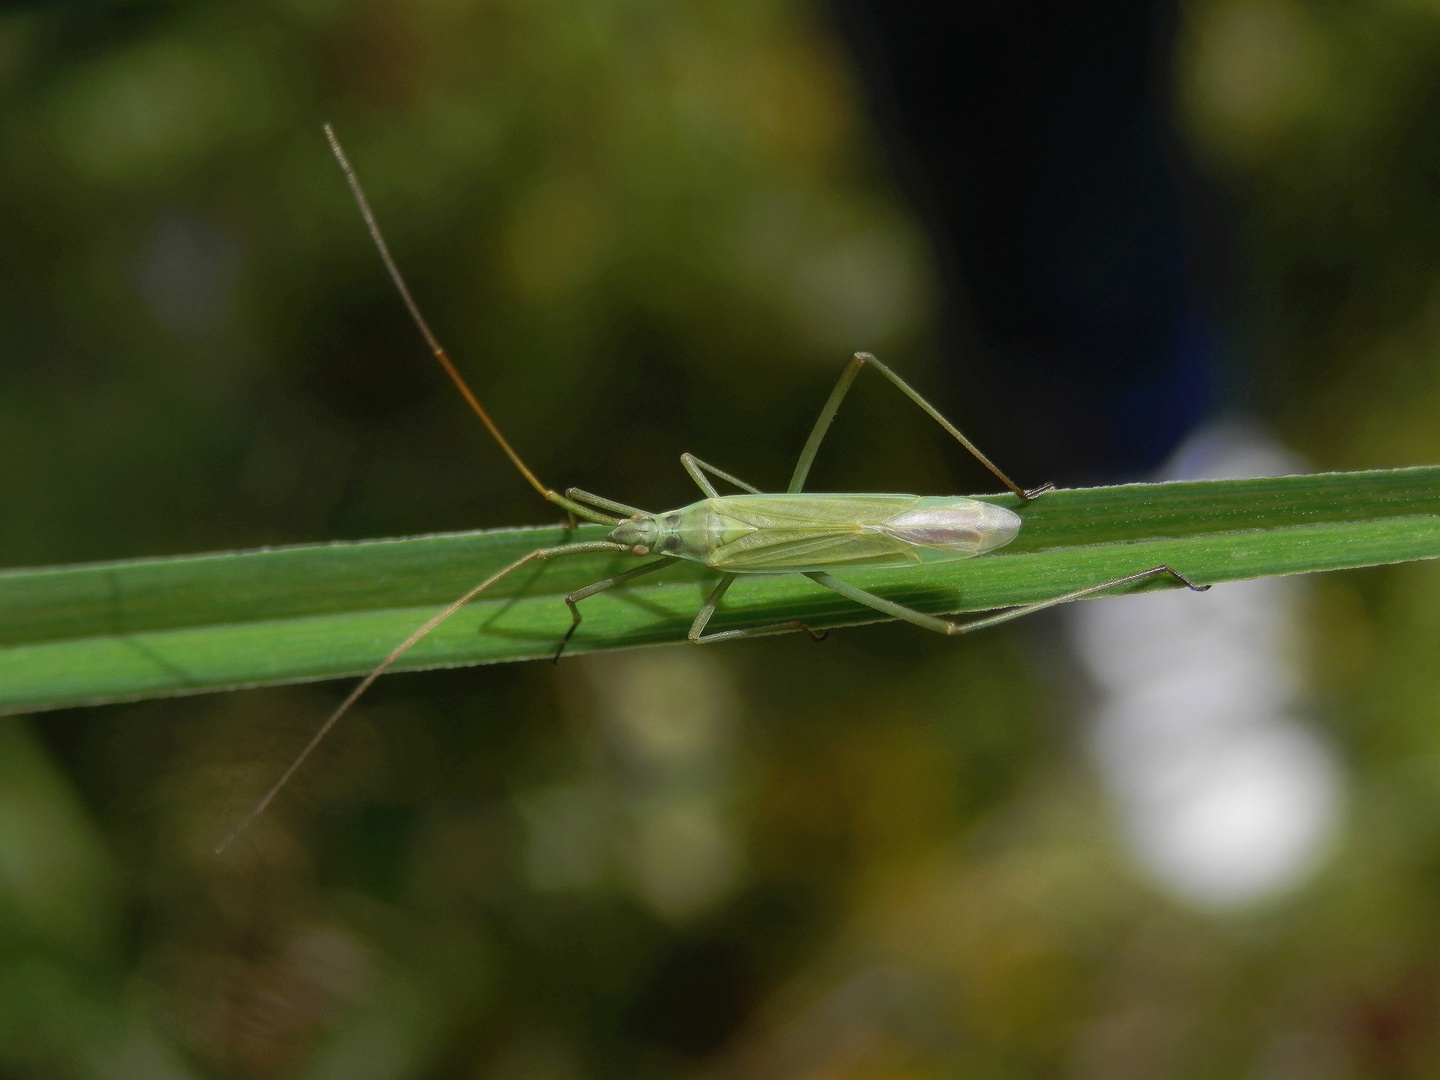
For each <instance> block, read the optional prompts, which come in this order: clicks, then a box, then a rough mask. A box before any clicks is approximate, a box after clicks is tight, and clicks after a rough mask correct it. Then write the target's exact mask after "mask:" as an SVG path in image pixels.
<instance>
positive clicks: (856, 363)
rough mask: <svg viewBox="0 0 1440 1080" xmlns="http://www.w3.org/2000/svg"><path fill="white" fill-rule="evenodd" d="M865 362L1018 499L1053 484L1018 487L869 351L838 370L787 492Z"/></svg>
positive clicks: (797, 482) (800, 481)
mask: <svg viewBox="0 0 1440 1080" xmlns="http://www.w3.org/2000/svg"><path fill="white" fill-rule="evenodd" d="M866 364H869V365H870V366H871V367H873V368H874V369H875V370H876V371H878V372H880V374H882V375H884V376H885V377H886V378H887V379H889V380H890V381H891V382H892V383H894V384H895V386H896V387H898V388H899V390H900V392H901V393H903V394H904V395H905V396H906V397H908V398H909V399H910V400H911V401H913V402H914V403H915V404H916V405H919V406H920V408H922V409H924V410H925V412H926V414H927V415H928V416H929V417H930V418H931V419H932V420H934V421H935V422H936V423H937V424H939V425H940V426H941V427H943V428H944V429H945V430H946V431H948V432H949V433H950V434H951V435H952V436H954V438H955V439H956V441H957V442H959V443H960V445H961V446H963V447H965V449H966V450H968V451H970V453H971V454H972V455H973V456H974V457H975V460H976V461H978V462H980V464H981V465H984V466H985V468H987V469H989V470H990V471H991V472H992V473H993V474H994V475H995V477H996V479H998V480H999V481H1000V482H1001V483H1002V484H1004V485H1005V486H1006V487H1007V488H1009V489H1010V490H1011V491H1013V492H1014V493H1015V494H1016V495H1018V496H1020V498H1022V499H1032V498H1034V497H1035V496H1036V495H1039V494H1040V493H1041V492H1043V491H1049V490H1050V489H1051V488H1052V487H1054V485H1053V484H1042V485H1041V486H1040V487H1038V488H1034V489H1032V490H1030V491H1026V490H1025V489H1024V488H1022V487H1020V485H1018V484H1016V483H1015V481H1013V480H1011V479H1010V478H1009V477H1008V476H1006V475H1005V474H1004V473H1003V472H1001V471H1000V469H999V468H998V467H997V466H996V465H995V463H994V462H992V461H991V460H990V459H989V458H988V457H986V456H985V455H984V454H982V453H981V452H980V449H979V448H978V447H977V446H976V445H975V444H974V443H972V442H971V441H970V440H969V439H967V438H966V437H965V436H964V435H963V434H961V432H960V429H959V428H957V427H956V426H955V425H954V424H952V423H950V421H949V420H946V419H945V417H943V416H941V415H940V412H939V410H937V409H936V408H935V406H933V405H931V404H930V403H929V402H928V401H926V400H925V399H924V398H923V397H921V396H920V395H919V394H918V393H917V392H916V391H915V390H914V389H912V388H911V386H910V384H909V383H907V382H906V381H905V380H904V379H902V378H900V376H899V375H896V374H895V372H893V371H891V370H890V369H889V368H888V367H886V366H885V365H884V364H882V363H881V362H880V361H879V360H876V359H875V357H873V356H872V355H870V354H869V353H866V352H857V353H856V354H855V355H854V357H853V358H851V360H850V363H848V364H846V365H845V370H844V371H842V372H841V373H840V381H839V382H837V383H836V384H835V389H834V390H832V391H831V392H830V397H829V400H827V401H826V402H825V407H824V408H822V409H821V410H820V416H819V418H818V419H817V420H816V421H815V427H814V429H813V430H812V431H811V432H810V438H809V439H807V440H806V441H805V449H803V450H801V451H800V460H799V461H798V462H796V463H795V473H794V475H792V476H791V477H790V486H789V487H787V488H786V489H785V490H786V491H787V492H791V493H792V494H793V493H794V492H797V491H800V490H801V489H802V488H803V487H804V486H805V478H806V477H807V476H808V475H809V474H810V466H811V465H813V464H814V463H815V455H816V454H817V453H818V452H819V450H820V443H821V442H823V441H824V439H825V434H826V432H828V431H829V430H830V424H831V423H832V422H833V421H834V419H835V414H836V413H837V412H839V411H840V403H841V402H842V401H844V400H845V395H846V394H847V393H849V391H850V384H851V383H853V382H854V381H855V377H856V376H857V375H859V374H860V369H861V368H863V367H864V366H865V365H866Z"/></svg>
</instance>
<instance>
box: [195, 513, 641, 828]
mask: <svg viewBox="0 0 1440 1080" xmlns="http://www.w3.org/2000/svg"><path fill="white" fill-rule="evenodd" d="M628 550H629V548H627V547H625V545H623V544H612V543H610V542H609V541H607V540H596V541H593V542H589V543H584V544H564V545H562V546H560V547H548V548H536V549H535V550H534V551H532V552H530V553H529V554H528V555H522V556H521V557H520V558H518V559H516V560H515V561H514V562H512V563H511V564H510V565H509V566H507V567H505V568H504V569H502V570H497V571H496V572H495V573H493V574H491V575H490V576H489V577H487V578H486V579H485V580H484V581H482V582H480V584H479V585H476V586H475V587H474V588H473V589H470V590H469V591H468V592H466V593H465V595H463V596H461V597H460V598H459V599H458V600H455V601H454V602H452V603H451V604H449V605H448V606H447V607H445V608H444V609H442V610H441V611H440V612H439V613H437V614H435V615H432V616H431V617H430V618H428V619H426V620H425V622H423V623H422V624H421V625H420V626H418V627H417V628H416V629H415V631H414V632H413V633H411V635H410V636H409V637H407V638H406V639H405V640H404V641H402V642H401V643H400V644H399V645H397V646H395V648H394V649H392V650H391V651H390V655H389V656H387V657H385V659H384V660H381V661H380V663H379V664H377V665H376V666H375V668H374V670H372V671H371V672H370V674H369V675H366V676H365V678H363V679H361V680H360V682H359V684H358V685H357V686H356V687H355V689H354V690H351V691H350V693H349V694H348V695H347V696H346V698H345V700H344V701H342V702H341V703H340V706H339V708H337V709H336V710H335V711H334V712H332V713H331V714H330V716H329V718H328V719H327V720H326V721H325V722H324V723H323V724H321V725H320V727H319V728H318V729H317V730H316V732H315V734H314V736H312V737H311V739H310V741H309V742H308V743H306V744H305V749H303V750H301V751H300V753H299V755H298V756H297V757H296V758H295V760H294V761H292V762H291V763H290V766H289V768H287V769H286V770H285V771H284V772H283V773H281V774H280V779H279V780H276V781H275V783H274V784H273V785H271V787H270V790H269V791H267V792H266V793H265V795H264V796H263V797H262V798H261V800H260V801H259V802H258V803H256V804H255V809H253V810H251V811H250V813H249V814H247V815H246V817H245V820H244V821H242V822H240V824H239V825H237V826H236V827H235V829H234V830H233V831H232V832H231V833H230V835H229V836H227V837H226V838H225V839H224V840H223V841H222V842H221V843H220V845H219V846H218V847H217V848H216V849H215V854H217V855H219V854H220V853H221V852H223V851H224V850H225V849H226V848H227V847H229V846H230V845H231V844H232V843H234V842H235V838H236V837H238V836H239V835H240V834H241V833H243V832H244V831H245V830H246V829H248V828H249V827H250V825H251V824H252V823H253V822H254V821H255V819H256V818H258V817H259V816H260V815H261V814H263V813H265V811H266V810H268V809H269V807H270V804H271V803H272V802H274V801H275V797H276V796H277V795H279V794H280V792H281V791H283V790H284V788H285V785H286V784H288V783H289V782H290V778H291V777H293V776H294V775H295V774H296V773H297V772H299V771H300V766H302V765H304V764H305V762H306V760H307V759H308V758H309V757H310V755H311V754H313V753H314V752H315V749H316V747H318V746H319V745H320V744H321V743H322V742H324V741H325V736H327V735H329V734H330V732H331V730H332V729H333V728H334V727H335V725H336V724H338V723H339V722H340V718H341V717H343V716H344V715H345V714H346V713H347V712H349V711H350V708H351V706H353V705H354V704H355V702H357V701H359V700H360V695H362V694H363V693H365V691H366V690H369V689H370V687H371V686H372V685H373V684H374V682H375V680H376V679H378V678H380V676H381V675H383V674H385V672H386V671H388V670H389V669H390V667H391V665H393V664H394V663H395V661H397V660H399V659H400V658H401V657H402V656H404V655H405V654H406V653H407V652H409V651H410V650H411V649H412V648H414V647H415V646H416V645H418V644H419V643H420V641H421V639H423V638H424V637H425V636H426V635H427V634H429V633H430V631H432V630H434V629H435V628H436V627H437V626H439V625H440V624H441V623H443V622H444V621H445V620H446V619H448V618H450V616H452V615H454V614H455V613H456V612H457V611H459V610H460V609H461V608H463V607H464V606H465V605H466V604H468V603H470V601H471V600H474V599H475V597H477V596H479V595H480V594H481V593H482V592H484V591H485V590H486V589H488V588H490V586H491V585H494V584H495V583H496V582H497V581H499V580H500V579H501V578H503V577H505V576H506V575H508V574H512V573H514V572H515V571H516V570H519V569H520V567H522V566H524V565H525V564H526V563H530V562H536V561H543V560H545V559H554V558H557V557H559V556H561V555H584V554H594V553H596V552H601V551H628Z"/></svg>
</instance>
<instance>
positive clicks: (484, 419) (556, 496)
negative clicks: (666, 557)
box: [215, 124, 631, 855]
mask: <svg viewBox="0 0 1440 1080" xmlns="http://www.w3.org/2000/svg"><path fill="white" fill-rule="evenodd" d="M325 138H326V140H328V141H329V143H330V149H331V151H332V152H333V153H334V154H335V160H336V161H338V162H339V163H340V169H341V171H342V172H344V174H345V180H346V182H347V183H348V184H349V185H350V192H351V194H352V195H354V196H355V203H356V205H357V206H359V208H360V216H361V217H362V218H363V219H364V221H365V227H366V228H367V229H368V230H369V231H370V239H371V240H373V241H374V242H375V247H376V249H377V250H378V251H379V252H380V260H381V261H382V262H383V263H384V264H385V269H386V270H387V271H388V272H389V274H390V280H391V281H393V282H394V283H395V288H396V290H397V291H398V292H399V293H400V298H401V299H402V300H404V301H405V307H406V309H407V310H409V312H410V317H411V319H413V320H414V321H415V325H416V327H417V328H418V329H419V331H420V335H421V336H422V337H423V338H424V339H425V344H427V345H429V346H430V351H431V352H432V353H433V354H434V355H435V359H436V360H438V361H440V366H441V367H442V368H444V369H445V374H447V375H449V376H450V381H451V382H453V383H454V384H455V387H456V389H458V390H459V391H460V395H461V396H462V397H463V398H464V399H465V400H466V402H468V403H469V405H470V408H471V409H473V410H474V412H475V415H476V416H478V417H479V418H480V422H481V423H483V424H484V425H485V427H486V430H488V431H489V432H490V434H491V435H492V436H493V437H494V439H495V441H496V442H497V443H498V444H499V445H500V449H501V450H503V451H505V456H506V457H508V458H509V459H510V461H511V462H512V463H513V464H514V466H515V468H517V469H519V470H520V475H521V476H523V477H525V479H526V481H527V482H528V483H529V484H530V486H531V487H533V488H534V489H535V490H536V491H538V492H539V493H540V495H541V497H542V498H544V499H546V500H547V501H549V502H552V503H554V504H555V505H556V506H559V507H561V508H563V509H564V510H566V511H567V512H568V513H570V514H571V515H573V517H572V520H573V518H575V517H578V518H583V519H584V520H586V521H590V522H594V523H595V524H597V525H618V524H619V523H620V520H621V519H620V518H617V517H613V516H611V515H609V514H604V513H601V512H600V510H598V509H595V508H594V507H592V506H587V505H586V504H584V503H582V502H577V501H576V500H575V499H572V498H569V497H567V496H565V495H561V494H560V493H559V492H556V491H553V490H551V489H550V488H547V487H546V486H545V485H544V484H542V483H541V482H540V478H539V477H537V476H536V475H535V474H534V473H533V472H531V471H530V467H529V466H528V465H526V464H525V462H524V461H523V460H522V459H521V457H520V455H519V454H518V453H516V452H515V448H514V447H513V446H511V445H510V443H509V440H507V439H506V438H505V436H504V435H503V434H502V433H501V431H500V428H499V427H498V426H497V425H496V423H495V421H494V420H492V419H490V414H489V413H487V412H486V411H485V407H484V406H483V405H481V404H480V399H479V398H478V397H476V396H475V392H474V391H473V390H471V389H470V384H469V383H467V382H466V381H465V379H464V377H463V376H462V375H461V374H460V372H459V370H457V369H456V367H455V365H454V364H453V363H451V361H450V356H449V354H447V353H446V352H445V347H444V346H443V345H441V344H440V340H439V339H438V338H437V337H436V336H435V333H434V331H432V330H431V329H430V324H429V323H427V322H426V321H425V316H424V315H422V314H421V313H420V305H419V304H417V303H416V302H415V297H414V296H412V295H411V293H410V287H409V286H408V285H407V284H406V283H405V277H404V275H403V274H401V273H400V267H399V266H397V265H396V263H395V259H394V258H393V257H392V256H391V254H390V247H389V245H388V244H386V243H385V237H384V235H383V234H382V233H381V232H380V225H379V223H378V222H376V220H375V214H374V212H373V211H372V210H371V209H370V200H369V199H367V198H366V197H365V189H364V188H362V187H361V186H360V178H359V176H357V175H356V173H355V169H354V167H353V166H352V165H351V164H350V159H349V158H348V157H346V156H345V150H344V148H343V147H342V146H341V145H340V140H339V139H337V138H336V137H335V131H334V129H333V128H332V127H331V126H330V125H329V124H326V125H325ZM578 494H579V495H580V496H581V497H582V498H588V499H590V500H591V501H593V502H596V503H599V504H600V506H601V507H602V508H610V507H612V506H613V507H616V508H619V506H620V504H618V503H611V502H610V500H608V499H600V498H598V497H597V496H593V495H592V496H586V495H585V493H584V492H579V493H578ZM626 509H629V508H628V507H627V508H626ZM629 550H631V549H630V548H628V547H626V546H625V545H624V544H617V543H615V542H613V541H609V540H596V541H590V542H586V543H578V544H564V545H561V546H559V547H549V548H537V549H536V550H534V551H532V552H530V553H529V554H528V555H524V556H522V557H520V558H519V559H516V560H515V561H514V562H512V563H511V564H510V565H509V566H507V567H505V568H504V569H502V570H499V571H497V572H496V573H494V574H491V575H490V576H489V577H488V578H486V579H485V580H484V581H482V582H481V583H480V584H479V585H476V586H475V587H474V588H473V589H471V590H469V591H468V592H467V593H465V595H464V596H462V597H460V598H459V599H458V600H455V601H454V602H453V603H451V604H450V605H449V606H448V607H446V608H444V609H443V610H442V611H440V612H439V613H437V614H435V615H433V616H431V617H430V618H429V619H428V620H426V621H425V622H424V623H423V624H422V625H421V626H419V627H417V628H416V629H415V630H414V631H413V632H412V633H411V634H410V636H409V637H407V638H406V639H405V640H404V641H402V642H401V643H400V644H399V645H397V646H395V648H394V649H392V650H391V651H390V655H389V656H387V657H385V659H384V660H381V661H380V663H379V664H377V665H376V666H375V668H374V669H373V670H372V671H371V672H370V674H368V675H366V676H365V677H364V678H363V679H361V680H360V682H359V683H358V684H357V685H356V687H355V689H353V690H351V691H350V693H349V695H347V696H346V698H345V700H344V701H342V702H341V703H340V705H339V706H338V707H337V708H336V709H335V711H334V712H332V713H331V714H330V716H329V717H328V718H327V719H326V720H325V722H324V723H323V724H321V725H320V727H319V728H318V729H317V730H316V732H315V734H314V735H313V736H311V738H310V741H309V742H308V743H306V744H305V748H304V749H303V750H301V751H300V753H299V754H298V755H297V756H296V758H295V760H294V761H292V762H291V763H290V765H289V767H288V768H286V770H285V771H284V772H283V773H281V774H280V778H279V779H278V780H276V781H275V783H274V784H272V785H271V786H270V789H269V790H268V791H266V792H265V794H264V795H263V796H261V798H260V801H259V802H258V803H256V804H255V807H254V809H252V810H251V811H250V813H249V814H247V815H246V816H245V818H244V820H243V821H241V822H240V824H239V825H237V826H236V827H235V828H234V829H233V830H231V832H230V834H229V835H228V836H226V837H225V839H224V840H222V841H221V842H220V843H219V845H217V846H216V848H215V854H216V855H219V854H221V853H223V852H224V851H225V849H226V848H228V847H229V846H230V845H231V844H233V843H234V842H235V840H236V838H237V837H239V836H240V834H241V833H243V832H244V831H245V830H246V829H248V828H249V827H250V826H251V825H252V824H254V822H255V820H256V819H257V818H259V817H260V816H261V815H262V814H264V813H265V811H266V810H268V809H269V808H270V805H271V803H273V802H274V801H275V799H276V797H277V796H278V795H279V794H280V792H281V791H283V790H284V789H285V786H286V785H287V784H289V783H290V780H291V778H292V777H294V775H295V774H296V773H297V772H299V771H300V768H301V766H303V765H304V764H305V762H306V761H307V760H309V758H310V755H311V754H313V753H314V752H315V750H316V749H317V748H318V747H319V746H320V744H321V743H322V742H324V741H325V738H326V736H328V735H329V734H330V732H331V731H332V730H333V729H334V727H335V725H336V724H338V723H339V722H340V720H341V718H342V717H343V716H344V715H345V714H346V713H348V712H349V711H350V709H351V707H352V706H353V705H354V704H355V702H357V701H358V700H359V699H360V697H361V695H363V694H364V693H365V691H366V690H369V689H370V687H371V686H372V685H373V684H374V682H375V680H376V679H378V678H380V676H381V675H383V674H385V672H386V671H388V670H389V669H390V668H391V667H392V666H393V665H394V664H395V662H396V661H398V660H399V659H400V658H401V657H402V656H404V655H405V654H406V653H407V652H409V651H410V650H411V649H412V648H414V647H415V646H416V645H418V644H419V643H420V641H421V640H422V639H423V638H424V637H425V636H426V635H428V634H429V633H430V632H431V631H432V630H434V629H435V628H436V627H438V626H439V625H440V624H441V623H443V622H444V621H445V620H446V619H448V618H450V616H452V615H454V614H455V613H456V612H458V611H459V610H460V609H461V608H463V607H464V606H465V605H466V604H468V603H470V601H471V600H474V599H475V597H477V596H479V595H480V594H481V593H482V592H484V591H485V590H486V589H488V588H489V587H490V586H491V585H493V584H495V582H497V581H499V580H500V579H501V578H503V577H505V576H506V575H507V574H510V573H512V572H513V571H515V570H518V569H520V567H522V566H524V565H525V564H526V563H529V562H532V561H535V560H544V559H553V558H557V557H559V556H561V555H580V554H585V553H594V552H618V551H629ZM571 629H572V630H573V629H574V628H573V627H572V628H571ZM566 637H567V639H568V637H569V635H568V634H567V635H566ZM557 656H558V654H557Z"/></svg>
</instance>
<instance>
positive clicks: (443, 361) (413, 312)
mask: <svg viewBox="0 0 1440 1080" xmlns="http://www.w3.org/2000/svg"><path fill="white" fill-rule="evenodd" d="M325 138H326V139H327V140H328V141H329V143H330V150H331V152H332V153H334V155H335V160H336V161H338V162H339V163H340V168H341V170H342V171H343V172H344V173H345V180H346V182H347V183H348V184H349V185H350V192H351V194H353V195H354V196H355V202H356V204H357V205H359V207H360V216H361V217H363V218H364V219H365V227H366V228H367V229H369V230H370V239H371V240H373V241H375V247H376V248H377V249H378V250H379V252H380V258H381V260H382V261H383V262H384V263H385V269H386V270H388V271H389V272H390V280H391V281H393V282H394V283H395V288H396V289H397V290H399V292H400V298H401V299H402V300H404V301H405V306H406V307H407V308H408V309H409V311H410V317H411V318H412V319H414V320H415V325H416V327H418V328H419V330H420V334H421V336H422V337H424V339H425V344H427V345H429V346H430V351H431V352H432V353H434V354H435V359H436V360H439V361H440V366H441V367H442V368H444V369H445V374H447V375H449V376H450V381H451V382H453V383H454V384H455V386H456V389H458V390H459V391H460V394H461V396H462V397H464V398H465V400H466V401H467V402H469V404H470V408H472V409H474V410H475V415H476V416H478V417H480V422H481V423H482V424H484V425H485V427H486V428H487V429H488V430H489V432H490V434H491V435H493V436H494V437H495V441H496V442H497V443H499V444H500V449H501V450H504V451H505V456H506V457H508V458H509V459H510V460H511V461H512V462H513V463H514V465H515V468H517V469H519V470H520V474H521V475H522V476H524V477H525V479H526V480H528V481H529V482H530V486H531V487H533V488H534V489H535V490H536V491H538V492H539V493H540V494H541V496H542V497H544V498H546V499H548V500H550V501H551V502H553V503H558V504H559V505H561V506H564V505H565V502H564V500H562V499H561V497H560V496H559V494H558V493H556V492H554V491H552V490H551V489H549V488H547V487H546V486H545V485H544V484H542V483H541V482H540V478H539V477H537V476H536V475H535V474H534V473H533V472H531V471H530V467H529V466H528V465H526V464H525V462H524V461H522V460H521V458H520V455H519V454H517V453H516V452H515V448H514V447H513V446H511V445H510V443H509V441H508V440H507V439H506V438H505V436H504V435H502V434H501V433H500V428H499V427H498V426H497V425H496V423H495V421H494V420H491V419H490V414H489V413H487V412H486V411H485V407H484V406H483V405H481V404H480V399H479V398H477V397H476V396H475V391H473V390H471V389H470V384H469V383H467V382H466V381H465V379H464V377H463V376H462V375H461V374H460V372H459V371H458V370H457V369H456V367H455V365H454V364H452V363H451V362H450V357H449V355H448V354H447V353H446V352H445V348H444V346H442V345H441V344H440V340H439V339H438V338H437V337H436V336H435V334H434V332H433V331H432V330H431V329H430V324H429V323H427V322H426V321H425V316H424V315H422V314H420V305H419V304H417V303H415V298H414V297H413V296H411V295H410V287H409V286H408V285H406V284H405V278H404V275H402V274H401V273H400V267H398V266H397V265H395V260H394V259H393V258H392V257H391V255H390V247H389V245H388V244H386V243H385V237H384V236H383V235H382V234H381V232H380V225H379V223H378V222H377V221H376V220H375V214H374V213H373V212H372V211H371V209H370V200H369V199H367V198H365V189H364V188H362V187H361V186H360V177H358V176H357V175H356V174H355V169H354V167H353V166H352V165H351V164H350V159H349V158H347V157H346V156H345V150H344V148H343V147H342V146H341V145H340V140H339V139H337V138H336V137H335V129H334V128H332V127H331V126H330V125H329V124H326V125H325Z"/></svg>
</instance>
